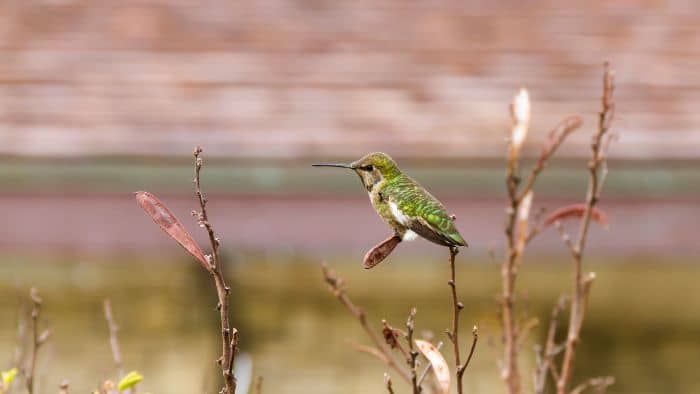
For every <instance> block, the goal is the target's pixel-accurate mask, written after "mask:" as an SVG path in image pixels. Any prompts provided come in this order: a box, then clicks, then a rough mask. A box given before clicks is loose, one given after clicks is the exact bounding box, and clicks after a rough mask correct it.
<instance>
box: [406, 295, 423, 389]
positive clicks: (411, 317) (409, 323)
mask: <svg viewBox="0 0 700 394" xmlns="http://www.w3.org/2000/svg"><path fill="white" fill-rule="evenodd" d="M415 321H416V308H411V313H409V314H408V319H407V320H406V342H408V351H409V354H408V359H407V360H406V362H407V363H408V367H409V369H410V371H411V387H412V389H413V394H418V393H420V392H421V388H420V385H419V384H418V375H417V373H416V359H417V358H418V351H417V350H416V349H414V348H413V330H414V329H415Z"/></svg>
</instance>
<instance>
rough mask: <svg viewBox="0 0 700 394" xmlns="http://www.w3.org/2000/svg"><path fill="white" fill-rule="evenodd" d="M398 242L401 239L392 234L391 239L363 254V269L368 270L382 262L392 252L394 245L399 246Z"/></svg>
mask: <svg viewBox="0 0 700 394" xmlns="http://www.w3.org/2000/svg"><path fill="white" fill-rule="evenodd" d="M399 242H401V237H400V236H399V235H397V234H394V235H392V236H391V237H389V238H387V239H385V240H384V241H382V242H381V243H380V244H378V245H377V246H375V247H373V248H372V249H370V250H369V252H367V254H365V258H364V260H363V263H364V266H365V269H370V268H372V267H374V266H375V265H377V264H379V263H381V262H382V261H384V259H385V258H387V256H389V254H391V252H392V251H393V250H394V248H395V247H396V245H398V244H399Z"/></svg>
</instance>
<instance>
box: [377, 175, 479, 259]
mask: <svg viewBox="0 0 700 394" xmlns="http://www.w3.org/2000/svg"><path fill="white" fill-rule="evenodd" d="M380 193H382V195H384V196H385V197H386V198H387V199H389V201H392V202H394V203H395V204H396V205H397V207H398V208H399V209H400V210H401V212H402V213H403V214H405V215H407V216H409V217H411V218H423V220H425V221H426V222H427V223H428V224H429V225H430V226H431V227H432V228H433V229H434V230H435V231H438V232H439V233H441V234H442V235H443V236H446V237H448V238H450V239H452V240H453V241H455V242H456V243H457V244H460V245H465V244H466V242H465V241H464V239H463V238H462V236H461V235H460V234H459V232H458V231H457V228H456V227H455V225H454V220H453V219H452V218H451V217H450V215H449V214H448V213H447V210H446V209H445V207H444V206H443V205H442V204H441V203H440V201H438V200H437V199H436V198H435V197H433V196H432V195H431V194H430V193H428V191H427V190H425V189H424V188H423V187H421V186H420V185H419V184H418V183H417V182H416V181H414V180H413V179H411V178H410V177H409V176H407V175H405V174H400V175H398V176H395V177H392V178H390V179H387V180H386V182H384V184H383V185H382V189H381V190H380Z"/></svg>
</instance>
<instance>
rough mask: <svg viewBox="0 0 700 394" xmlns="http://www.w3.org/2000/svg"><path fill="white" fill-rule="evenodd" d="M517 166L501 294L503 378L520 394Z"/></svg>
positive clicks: (510, 182) (511, 176)
mask: <svg viewBox="0 0 700 394" xmlns="http://www.w3.org/2000/svg"><path fill="white" fill-rule="evenodd" d="M516 169H517V165H516V164H510V165H509V167H508V176H507V178H506V185H507V187H508V195H509V198H510V205H509V206H508V210H507V218H506V229H505V233H506V240H507V251H506V253H507V256H506V259H505V260H504V262H503V264H502V266H501V281H502V289H503V293H502V295H501V319H502V325H503V341H504V350H503V366H502V370H501V378H502V379H503V381H504V382H505V383H506V387H507V389H508V393H510V394H517V393H520V372H519V370H518V337H519V333H518V325H517V321H516V318H515V279H516V277H517V259H518V252H517V248H516V240H515V224H516V218H517V212H518V209H519V208H520V199H519V198H518V197H517V188H518V183H519V178H518V177H517V176H516V175H515V171H516Z"/></svg>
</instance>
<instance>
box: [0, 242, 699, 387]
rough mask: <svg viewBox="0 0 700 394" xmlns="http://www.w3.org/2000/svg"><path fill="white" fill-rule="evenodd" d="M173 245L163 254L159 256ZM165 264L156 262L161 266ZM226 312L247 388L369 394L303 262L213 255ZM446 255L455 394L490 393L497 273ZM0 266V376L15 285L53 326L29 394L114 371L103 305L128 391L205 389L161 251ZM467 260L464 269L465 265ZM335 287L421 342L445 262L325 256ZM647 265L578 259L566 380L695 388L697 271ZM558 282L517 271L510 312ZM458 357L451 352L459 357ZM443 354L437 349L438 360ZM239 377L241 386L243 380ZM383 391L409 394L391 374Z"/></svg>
mask: <svg viewBox="0 0 700 394" xmlns="http://www.w3.org/2000/svg"><path fill="white" fill-rule="evenodd" d="M173 248H176V246H175V245H173ZM166 256H168V257H166ZM226 256H227V259H228V260H229V261H231V262H232V264H230V265H228V266H227V269H228V272H229V275H228V276H229V277H230V280H231V285H232V289H233V291H232V303H233V304H232V305H233V307H232V313H233V321H234V324H235V326H236V327H237V328H238V329H239V331H240V336H241V345H240V346H241V352H242V353H245V354H248V355H250V356H251V358H252V363H253V370H254V371H253V376H257V375H261V376H263V377H264V389H265V392H269V393H307V392H315V393H369V392H382V390H383V381H382V375H383V372H385V371H386V367H385V366H384V365H383V364H381V363H380V362H379V361H377V360H376V359H374V358H371V357H370V356H368V355H366V354H360V353H358V352H357V351H355V350H353V349H352V347H351V346H350V342H358V343H369V342H368V339H367V338H366V337H365V335H364V333H363V331H362V330H361V329H360V327H359V325H358V324H357V322H356V321H355V320H354V319H353V318H352V317H351V316H350V314H349V313H347V311H346V310H345V309H344V308H343V307H342V306H341V305H340V304H339V303H338V302H337V301H336V300H335V298H334V297H333V296H332V294H330V292H329V291H328V290H327V288H326V286H325V284H324V283H323V280H322V276H321V271H320V266H319V263H318V261H316V259H315V258H312V257H309V256H303V255H297V256H293V257H292V256H281V255H274V254H260V253H257V254H256V253H247V254H227V255H226ZM469 257H470V256H469V252H468V251H467V252H464V253H463V254H460V255H459V257H458V261H459V264H458V289H459V295H460V298H461V299H462V300H463V301H464V303H465V305H466V308H465V310H464V313H463V314H462V332H461V334H462V338H464V339H463V342H465V343H466V342H468V341H469V335H470V329H471V326H472V325H473V324H476V325H478V327H479V333H480V342H479V345H478V348H477V351H476V356H475V358H474V361H473V363H472V364H471V366H470V367H469V370H468V371H467V374H466V376H465V381H466V388H467V389H468V392H476V393H490V392H500V390H502V388H501V385H500V380H499V378H498V374H497V359H498V357H499V355H498V353H499V349H500V345H499V343H500V342H499V330H498V328H497V320H496V319H497V314H496V311H497V304H496V298H495V297H496V294H497V292H498V288H499V276H498V272H499V269H498V267H497V266H496V265H495V264H493V263H491V262H488V261H472V259H470V258H469ZM2 261H3V262H4V263H3V265H2V266H0V289H2V290H0V291H1V292H2V293H1V294H0V316H2V317H3V320H2V321H3V324H2V325H0V354H3V355H4V357H3V364H2V365H3V367H5V366H9V365H10V363H9V360H10V359H11V357H12V354H13V352H14V345H13V344H14V342H15V337H16V329H15V322H16V316H17V313H18V309H17V308H18V305H24V306H25V307H26V305H27V302H28V288H29V287H30V286H36V287H38V288H39V289H40V290H41V295H42V297H43V298H44V308H43V310H44V312H43V314H42V318H41V322H42V324H44V323H48V324H49V325H50V327H51V330H52V337H51V340H50V341H49V344H48V345H47V347H46V348H45V349H42V352H41V353H40V362H39V384H40V388H41V390H40V392H53V391H55V388H56V387H57V384H58V383H59V382H60V381H62V380H63V379H69V380H70V381H71V387H72V391H73V392H87V391H88V390H90V389H92V388H94V387H96V385H97V384H98V382H99V381H101V380H103V379H106V378H113V379H114V377H115V375H116V372H115V367H114V366H113V362H112V358H111V353H110V348H109V342H108V331H107V325H106V322H105V321H104V318H103V313H102V299H104V298H110V299H111V300H112V302H113V309H114V312H115V315H116V319H117V322H118V324H119V325H120V327H121V330H120V332H119V337H120V341H121V346H122V353H123V358H124V361H125V364H126V365H125V368H126V369H127V370H132V369H135V370H138V371H140V372H141V373H143V374H144V375H145V377H146V378H145V380H144V382H143V383H142V384H141V389H140V390H139V391H140V392H153V393H194V392H214V389H215V388H216V387H215V386H216V384H217V382H218V381H219V380H218V375H217V374H216V368H215V367H214V366H215V364H214V359H215V358H216V356H215V353H216V351H217V350H218V349H219V344H218V336H217V331H218V329H217V324H218V320H217V316H218V315H217V313H216V311H215V310H214V305H215V298H214V293H213V290H212V289H211V287H210V286H209V283H208V280H209V278H208V275H207V274H206V273H204V272H203V271H202V270H201V267H199V266H198V265H197V264H196V263H194V262H191V261H188V260H187V259H185V258H182V257H178V255H177V254H175V255H172V254H171V253H170V251H169V252H167V253H165V254H164V255H162V256H159V257H157V256H150V257H147V258H144V257H136V256H131V255H123V256H115V257H114V258H111V259H108V260H104V259H100V258H86V257H80V258H61V259H57V258H56V257H51V256H43V255H40V254H34V255H32V256H31V257H27V256H21V255H7V254H6V255H3V256H2ZM467 261H468V263H467ZM327 262H328V264H329V265H330V267H331V268H334V269H336V270H337V272H338V274H339V275H340V276H342V277H343V278H344V279H345V280H346V282H347V291H348V294H349V295H350V296H351V298H352V299H353V301H354V302H355V303H356V304H358V305H359V306H361V307H363V308H365V309H366V311H367V313H368V317H369V321H370V322H371V323H372V324H373V325H374V326H375V327H379V322H380V320H381V319H382V318H386V319H387V320H388V321H389V322H391V323H392V324H393V325H395V326H398V327H401V326H403V324H404V322H405V319H406V316H407V313H408V311H409V310H410V308H411V307H413V306H415V307H416V308H417V309H418V315H417V319H416V320H417V332H418V333H419V335H425V334H426V333H427V332H428V331H429V332H431V334H429V335H432V336H435V340H436V341H438V340H446V337H445V336H444V334H443V331H444V329H445V328H447V327H448V326H449V324H450V316H451V315H450V314H451V309H450V303H449V290H448V287H447V285H446V279H447V275H448V265H447V261H446V256H443V255H441V254H440V253H437V252H436V253H435V254H433V255H430V256H429V257H428V258H426V259H421V260H420V261H417V260H411V258H405V256H404V258H401V259H398V258H394V259H392V260H390V261H389V262H388V264H385V265H383V266H380V267H378V268H377V269H376V270H373V271H370V272H368V271H365V270H363V269H362V268H361V267H360V265H359V264H358V263H357V262H354V261H351V260H349V259H348V257H343V256H340V255H338V256H328V259H327ZM666 263H671V264H665V265H663V266H662V265H659V264H656V263H654V262H653V260H651V259H649V258H647V257H641V256H640V257H633V258H619V259H605V260H599V261H591V262H589V263H588V264H587V268H588V269H590V270H593V271H595V272H596V273H597V279H596V282H595V285H594V291H593V293H592V298H591V301H590V305H589V309H588V314H587V319H586V323H585V327H584V330H583V334H582V342H581V346H580V348H579V349H580V353H579V357H578V359H577V363H576V380H577V381H578V380H581V379H583V378H584V377H589V376H596V375H614V376H615V377H616V378H617V382H618V383H616V385H615V386H613V387H612V388H611V390H610V392H611V393H659V392H665V393H691V392H697V391H698V390H700V378H698V376H697V374H696V373H695V370H696V368H695V364H696V362H697V355H698V349H700V340H699V339H698V336H697V332H698V331H699V330H700V315H698V314H697V310H696V308H695V306H697V305H699V304H700V291H699V290H698V287H697V286H696V283H697V281H698V280H699V279H700V268H698V267H697V265H696V264H693V263H694V261H691V260H690V259H684V258H677V259H675V260H673V261H666ZM570 281H571V272H570V263H569V262H568V260H567V259H566V258H562V259H553V258H538V257H537V256H534V257H533V258H529V259H526V261H525V263H524V265H523V266H522V269H521V276H520V281H519V283H518V286H519V288H520V289H521V292H520V294H521V296H520V305H521V309H520V312H521V313H522V314H523V316H529V317H536V318H539V319H547V317H548V316H549V310H550V308H551V306H552V304H553V302H554V301H555V300H556V298H557V296H558V295H559V294H560V293H566V292H567V290H568V288H569V287H568V285H569V282H570ZM543 335H544V333H543V326H542V325H540V326H538V327H537V328H536V329H535V331H533V334H532V336H531V337H530V340H529V341H528V343H527V344H526V345H525V346H524V347H523V351H522V360H521V361H522V368H523V372H524V375H523V378H524V384H525V385H526V386H528V385H529V384H530V380H529V373H528V372H527V371H529V370H530V368H531V366H532V364H533V360H534V358H533V357H534V356H533V351H532V345H533V343H534V342H537V341H541V340H542V337H543ZM465 346H466V345H465ZM449 349H450V347H449V346H446V347H445V348H444V353H445V355H446V357H447V358H448V360H449V359H450V358H451V357H452V356H451V350H449ZM244 379H245V378H244ZM394 381H395V385H396V388H397V390H399V391H397V392H404V391H405V390H407V389H408V387H407V386H405V385H404V384H403V383H401V382H400V380H399V379H398V377H394Z"/></svg>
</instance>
